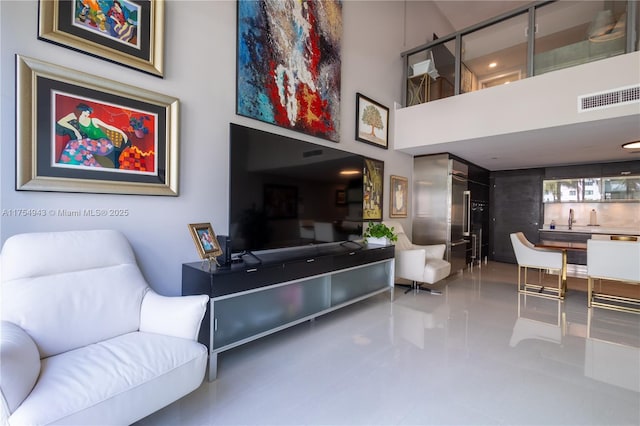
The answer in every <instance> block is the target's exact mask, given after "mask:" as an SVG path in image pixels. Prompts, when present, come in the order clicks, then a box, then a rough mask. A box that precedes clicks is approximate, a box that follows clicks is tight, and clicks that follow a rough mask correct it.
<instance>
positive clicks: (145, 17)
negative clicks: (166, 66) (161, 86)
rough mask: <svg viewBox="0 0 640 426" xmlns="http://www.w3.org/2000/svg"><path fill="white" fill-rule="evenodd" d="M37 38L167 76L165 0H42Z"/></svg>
mask: <svg viewBox="0 0 640 426" xmlns="http://www.w3.org/2000/svg"><path fill="white" fill-rule="evenodd" d="M38 15H39V22H38V38H39V39H40V40H44V41H48V42H51V43H54V44H57V45H60V46H64V47H67V48H70V49H73V50H77V51H79V52H82V53H86V54H88V55H92V56H96V57H98V58H102V59H105V60H108V61H111V62H115V63H118V64H121V65H124V66H127V67H130V68H133V69H137V70H140V71H144V72H146V73H148V74H152V75H155V76H158V77H162V76H163V50H164V0H82V1H81V0H40V3H39V10H38Z"/></svg>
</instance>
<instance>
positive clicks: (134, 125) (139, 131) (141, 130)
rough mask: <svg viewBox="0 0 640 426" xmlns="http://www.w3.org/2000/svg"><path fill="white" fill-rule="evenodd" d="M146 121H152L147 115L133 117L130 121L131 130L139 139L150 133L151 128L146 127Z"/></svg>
mask: <svg viewBox="0 0 640 426" xmlns="http://www.w3.org/2000/svg"><path fill="white" fill-rule="evenodd" d="M145 120H146V121H149V120H150V119H149V117H148V116H146V115H143V116H141V117H131V118H130V119H129V125H130V126H131V128H130V129H129V130H130V131H132V132H133V133H134V134H135V135H136V137H138V138H143V137H144V135H146V134H148V133H149V128H148V127H147V126H145V125H144V122H145Z"/></svg>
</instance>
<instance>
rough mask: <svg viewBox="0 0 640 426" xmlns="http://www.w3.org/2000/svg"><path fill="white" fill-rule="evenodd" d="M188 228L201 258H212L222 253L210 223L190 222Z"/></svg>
mask: <svg viewBox="0 0 640 426" xmlns="http://www.w3.org/2000/svg"><path fill="white" fill-rule="evenodd" d="M189 230H190V231H191V237H192V238H193V243H194V244H195V245H196V249H197V250H198V254H199V255H200V258H201V259H209V260H214V259H215V258H216V257H218V256H220V255H221V254H222V249H221V248H220V244H218V239H217V238H216V234H215V233H214V232H213V228H211V224H210V223H192V224H190V225H189Z"/></svg>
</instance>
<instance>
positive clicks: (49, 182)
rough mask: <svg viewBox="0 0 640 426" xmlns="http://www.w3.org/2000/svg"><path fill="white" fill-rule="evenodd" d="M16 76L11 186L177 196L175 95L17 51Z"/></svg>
mask: <svg viewBox="0 0 640 426" xmlns="http://www.w3.org/2000/svg"><path fill="white" fill-rule="evenodd" d="M16 80H17V84H16V90H17V93H16V121H17V124H16V190H19V191H56V192H91V193H108V194H138V195H168V196H177V195H178V164H179V161H178V109H179V100H178V99H177V98H174V97H171V96H166V95H161V94H159V93H154V92H150V91H148V90H144V89H141V88H138V87H134V86H129V85H125V84H122V83H120V82H117V81H113V80H107V79H103V78H100V77H98V76H96V75H89V74H85V73H82V72H80V71H76V70H73V69H70V68H64V67H60V66H56V65H52V64H49V63H46V62H43V61H39V60H37V59H32V58H27V57H24V56H20V55H16ZM83 108H84V109H85V110H87V111H88V112H89V117H90V119H91V121H92V122H93V123H94V124H96V123H98V125H103V128H104V129H105V130H104V133H105V134H102V136H101V137H98V136H95V137H92V138H89V136H88V134H87V133H83V132H84V130H82V129H80V127H79V123H80V122H81V121H82V120H84V119H81V118H80V115H81V114H80V110H81V109H83ZM74 115H75V116H74ZM74 119H75V123H74ZM96 119H97V120H96ZM69 124H70V125H69ZM74 126H75V127H74ZM138 126H141V128H140V129H139V128H138ZM138 131H139V132H138ZM74 144H75V145H74ZM78 144H84V145H83V146H82V147H81V149H79V148H78V146H77V145H78ZM96 144H98V145H99V144H102V147H103V148H102V149H103V150H104V151H103V152H100V153H98V152H97V151H95V150H94V146H95V145H96ZM89 145H91V146H89ZM80 151H82V152H83V154H82V155H80V154H78V155H76V154H77V153H78V152H80ZM69 153H74V154H73V155H71V156H70V155H69ZM101 154H103V155H101ZM82 156H83V157H82ZM80 157H82V158H80Z"/></svg>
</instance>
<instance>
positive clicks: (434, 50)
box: [402, 0, 639, 106]
mask: <svg viewBox="0 0 640 426" xmlns="http://www.w3.org/2000/svg"><path fill="white" fill-rule="evenodd" d="M638 26H639V24H638V3H637V1H631V0H629V1H627V0H624V1H587V2H585V1H557V2H556V1H540V2H535V3H532V4H530V5H527V6H525V7H522V8H518V9H514V10H513V11H511V12H509V13H506V14H503V15H501V16H498V17H495V18H493V19H490V20H488V21H485V22H482V23H479V24H477V25H474V26H471V27H468V28H466V29H464V30H461V31H459V32H456V33H453V34H450V35H448V36H446V37H442V38H439V39H437V40H434V41H433V42H430V43H427V44H425V45H422V46H418V47H416V48H414V49H411V50H408V51H406V52H403V53H402V57H403V60H404V76H403V78H404V81H405V82H406V85H405V91H404V93H403V97H404V99H403V105H405V106H412V105H417V104H421V103H425V102H431V101H435V100H438V99H443V98H446V97H450V96H455V95H459V94H464V93H469V92H473V91H478V90H483V89H487V88H491V87H496V86H501V85H504V84H509V83H512V82H515V81H518V80H522V79H525V78H528V77H533V76H537V75H541V74H544V73H548V72H551V71H556V70H560V69H563V68H569V67H574V66H577V65H581V64H585V63H588V62H593V61H598V60H601V59H605V58H610V57H613V56H617V55H622V54H625V53H630V52H635V51H636V50H637V46H638V36H637V31H636V30H637V28H638ZM530 29H533V31H531V30H530Z"/></svg>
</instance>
